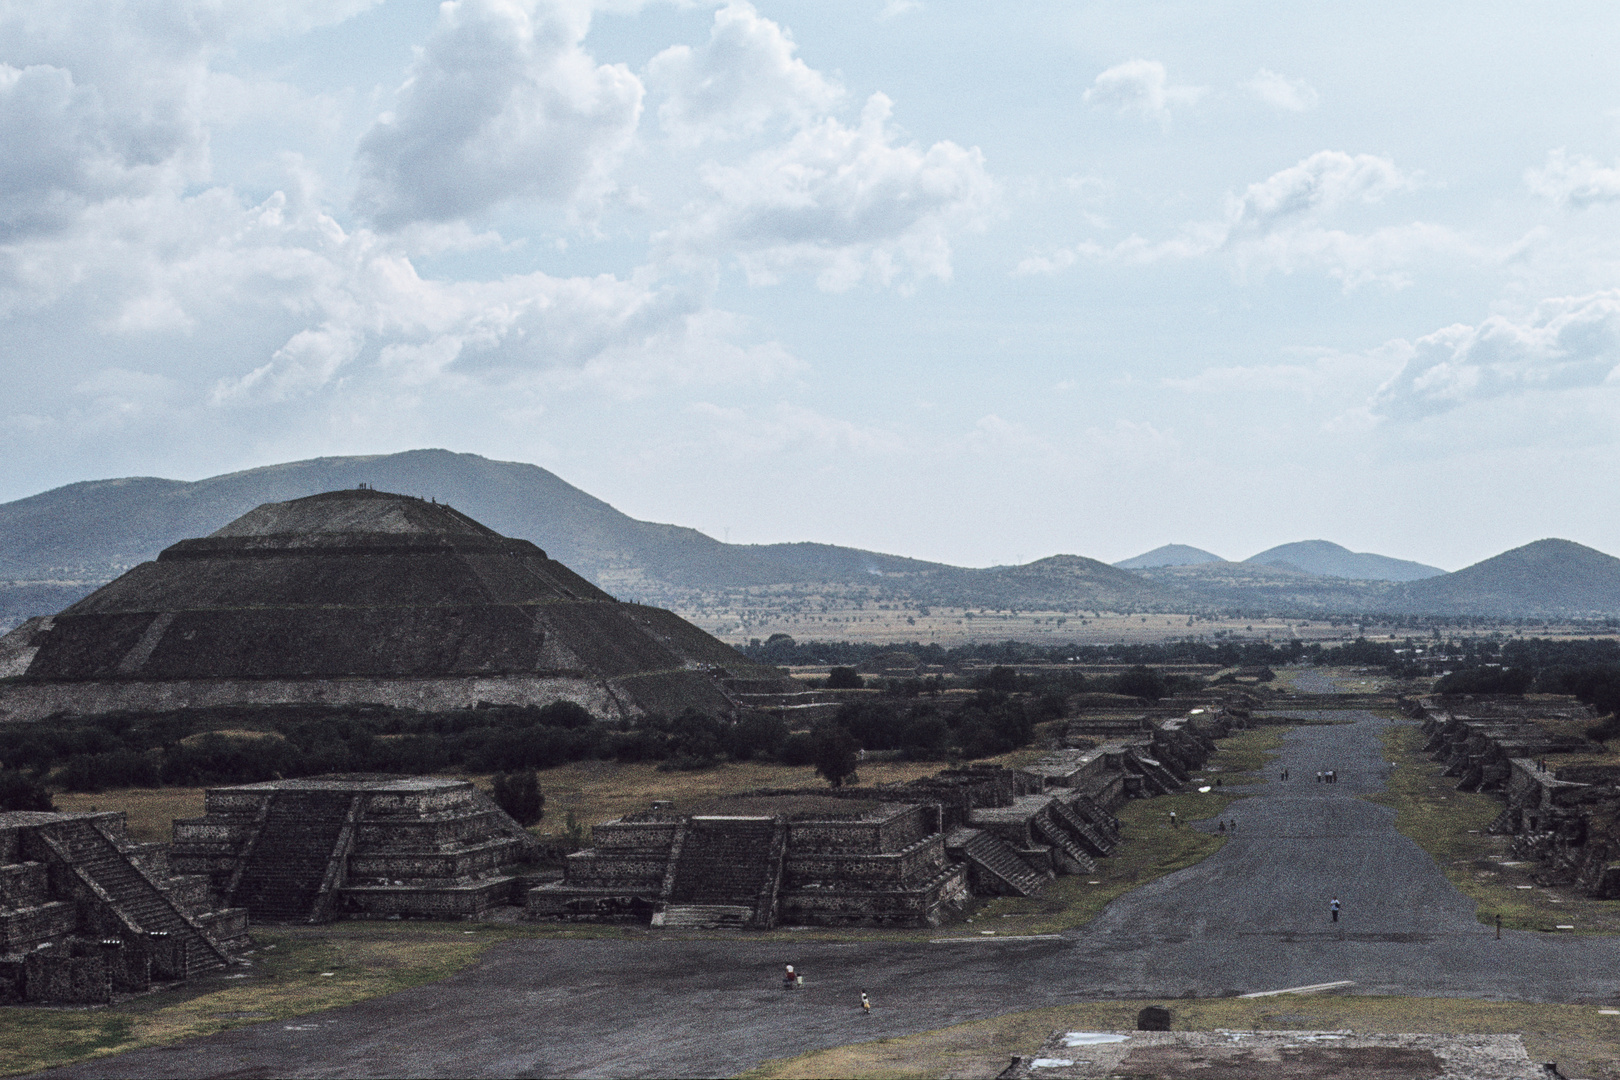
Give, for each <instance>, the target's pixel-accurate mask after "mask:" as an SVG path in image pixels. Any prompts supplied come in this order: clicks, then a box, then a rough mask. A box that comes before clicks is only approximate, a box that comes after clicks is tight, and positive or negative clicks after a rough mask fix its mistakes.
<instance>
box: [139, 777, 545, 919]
mask: <svg viewBox="0 0 1620 1080" xmlns="http://www.w3.org/2000/svg"><path fill="white" fill-rule="evenodd" d="M204 805H205V808H206V810H207V814H206V816H204V817H200V818H192V819H190V820H178V821H176V822H175V823H174V844H173V847H172V849H171V853H170V856H169V857H170V860H171V861H172V863H173V864H174V866H175V867H176V868H178V869H181V870H184V871H185V872H187V873H192V874H202V875H206V876H207V879H208V881H209V882H210V883H211V884H212V886H213V888H214V889H215V890H216V891H217V892H218V893H219V894H220V895H221V896H223V897H225V898H226V899H227V901H228V902H229V903H231V904H236V905H240V906H242V907H245V908H246V909H247V910H248V911H249V912H250V913H251V914H252V916H253V918H254V919H256V920H265V921H281V922H312V923H313V922H327V921H330V920H333V919H338V918H391V917H401V918H434V919H453V918H477V917H479V916H481V915H484V914H485V913H487V912H488V911H489V910H490V909H491V908H494V907H499V906H503V905H506V904H509V903H512V902H514V899H515V898H514V889H515V888H517V887H518V882H519V880H520V879H519V878H517V877H516V871H517V870H518V869H519V868H520V867H521V866H522V865H523V864H525V863H528V862H529V861H531V857H532V854H533V845H534V839H533V837H531V836H530V835H529V834H528V832H526V831H525V830H524V829H523V827H522V826H520V825H519V824H518V823H517V822H516V821H514V820H513V819H512V818H511V816H510V815H508V814H507V813H506V812H505V811H503V810H502V809H501V808H500V807H498V806H496V805H495V803H494V801H493V800H491V799H490V798H489V797H488V796H487V795H485V794H483V793H482V792H480V791H478V790H477V789H476V788H474V787H473V785H472V784H471V783H470V782H468V781H466V780H453V779H444V778H440V777H404V778H398V777H378V776H364V775H358V774H351V775H344V776H338V777H329V778H311V779H305V780H277V781H270V782H267V783H262V784H242V785H239V786H236V787H219V788H210V789H209V791H208V794H207V796H206V802H205V804H204ZM517 899H518V900H519V902H521V900H520V898H517Z"/></svg>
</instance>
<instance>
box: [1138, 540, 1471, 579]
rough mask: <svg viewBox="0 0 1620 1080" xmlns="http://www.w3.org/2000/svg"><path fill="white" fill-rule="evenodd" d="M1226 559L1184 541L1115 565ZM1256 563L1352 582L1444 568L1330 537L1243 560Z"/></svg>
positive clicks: (1419, 575)
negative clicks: (1343, 543)
mask: <svg viewBox="0 0 1620 1080" xmlns="http://www.w3.org/2000/svg"><path fill="white" fill-rule="evenodd" d="M1225 561H1226V560H1225V559H1222V558H1221V557H1220V556H1219V555H1216V554H1214V553H1213V552H1208V551H1205V550H1203V549H1202V548H1195V547H1189V546H1188V545H1186V544H1166V545H1164V546H1163V547H1156V548H1154V549H1153V550H1152V551H1147V552H1143V553H1142V554H1141V555H1137V556H1135V557H1134V558H1130V559H1125V560H1122V561H1120V562H1117V563H1115V564H1114V565H1115V566H1117V567H1119V568H1120V569H1121V570H1157V569H1160V568H1163V567H1166V566H1207V565H1208V564H1210V563H1224V562H1225ZM1243 561H1244V562H1246V563H1252V564H1254V565H1256V566H1275V567H1278V568H1279V569H1283V570H1302V571H1304V572H1305V573H1307V574H1317V575H1320V576H1321V577H1336V578H1349V579H1351V580H1354V581H1420V580H1422V579H1423V578H1430V577H1437V576H1439V575H1440V574H1444V573H1445V571H1444V570H1442V569H1440V568H1439V567H1438V566H1425V565H1424V564H1422V563H1419V562H1411V561H1410V560H1407V559H1392V558H1390V557H1389V556H1388V555H1374V554H1372V553H1371V552H1365V551H1351V550H1350V549H1349V548H1346V547H1341V546H1340V545H1338V544H1335V543H1333V542H1332V541H1329V540H1301V541H1299V542H1298V543H1293V544H1279V545H1278V546H1276V547H1274V548H1267V549H1266V550H1265V551H1262V552H1261V553H1260V554H1258V555H1250V556H1249V557H1248V558H1247V559H1244V560H1243Z"/></svg>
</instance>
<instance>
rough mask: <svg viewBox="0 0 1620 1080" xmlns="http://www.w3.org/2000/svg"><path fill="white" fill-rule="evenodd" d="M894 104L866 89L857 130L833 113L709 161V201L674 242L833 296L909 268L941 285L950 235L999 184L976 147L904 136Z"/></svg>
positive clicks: (973, 218) (979, 211)
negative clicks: (804, 276) (788, 134)
mask: <svg viewBox="0 0 1620 1080" xmlns="http://www.w3.org/2000/svg"><path fill="white" fill-rule="evenodd" d="M890 109H891V103H890V101H889V99H888V98H887V97H885V96H884V95H882V94H873V95H872V97H871V98H870V99H869V100H868V101H867V103H866V107H865V109H864V110H862V113H861V122H860V124H859V125H858V126H855V127H846V126H845V125H844V124H842V123H841V122H839V121H838V120H837V119H836V118H832V117H829V118H826V119H824V120H821V121H820V122H818V123H815V124H813V125H811V126H809V127H807V128H805V129H804V130H802V131H800V132H799V133H797V134H796V135H794V136H793V138H792V139H790V140H788V141H787V142H786V143H783V144H781V145H779V146H775V147H771V148H769V149H766V150H763V151H760V152H759V153H757V154H754V155H752V156H750V157H749V158H747V159H746V160H745V161H743V162H742V163H741V164H738V165H720V164H716V163H711V164H709V165H708V166H706V167H705V168H704V169H703V172H702V177H703V181H704V183H705V184H706V185H707V187H708V188H709V190H710V196H711V197H710V200H709V202H708V204H707V205H706V206H704V207H702V208H700V209H698V210H697V212H696V214H695V217H694V219H693V220H692V221H691V222H690V223H688V224H687V225H685V226H683V227H681V228H680V229H678V230H677V231H676V232H675V233H673V234H672V235H671V237H670V239H671V240H673V241H674V242H676V243H677V244H678V245H679V246H680V247H681V248H682V249H683V250H686V251H692V252H700V253H706V254H708V255H710V256H711V257H716V258H724V257H726V256H728V255H729V256H732V257H735V258H736V259H737V260H738V261H739V262H740V263H741V265H742V266H743V269H744V270H745V271H746V272H747V274H748V277H749V280H750V281H752V282H754V283H756V284H768V283H772V282H775V281H776V280H778V279H779V278H780V277H781V276H782V275H783V274H786V273H788V272H791V271H794V270H800V269H804V270H809V271H810V272H812V273H815V274H816V280H817V284H818V285H819V286H820V287H821V288H823V289H826V290H829V291H835V292H836V291H842V290H845V289H849V288H852V287H854V286H855V285H857V284H859V283H860V282H861V281H863V280H873V281H876V282H879V283H882V284H889V283H891V282H893V281H894V280H895V279H896V278H898V277H900V276H901V275H902V274H904V273H906V272H909V273H910V274H911V275H914V276H916V277H935V278H939V279H942V280H948V279H949V278H950V276H951V244H950V239H951V236H952V234H953V233H954V232H955V231H956V230H958V229H963V228H974V227H978V226H980V225H982V224H983V222H984V220H985V217H986V214H987V212H988V210H989V208H990V206H991V203H992V201H993V198H994V190H995V188H994V183H993V182H992V180H991V179H990V176H989V174H988V173H987V172H986V171H985V168H984V158H983V155H982V154H980V153H979V151H978V150H977V149H972V150H967V149H963V148H962V147H960V146H958V145H957V144H956V143H953V142H937V143H935V144H934V145H933V146H930V147H928V148H927V149H926V150H925V149H923V148H921V147H919V146H917V145H916V144H906V143H901V142H899V141H898V138H897V134H896V132H895V131H894V130H893V129H892V128H891V127H890V126H889V114H890Z"/></svg>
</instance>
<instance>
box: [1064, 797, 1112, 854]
mask: <svg viewBox="0 0 1620 1080" xmlns="http://www.w3.org/2000/svg"><path fill="white" fill-rule="evenodd" d="M1065 804H1066V805H1067V806H1068V808H1069V809H1070V810H1072V811H1074V812H1075V813H1076V814H1078V815H1079V816H1081V817H1083V818H1085V819H1086V821H1087V822H1088V823H1090V825H1091V826H1092V827H1093V828H1095V829H1096V830H1097V831H1098V832H1100V833H1102V834H1103V836H1105V837H1106V838H1107V839H1108V840H1109V842H1110V843H1112V844H1114V845H1115V846H1118V844H1119V841H1120V833H1119V818H1117V817H1115V816H1114V815H1113V814H1110V813H1109V812H1108V811H1107V810H1104V809H1103V806H1102V804H1101V803H1099V802H1098V801H1097V800H1096V799H1093V798H1092V797H1091V796H1090V795H1071V796H1069V797H1068V798H1067V799H1066V800H1065Z"/></svg>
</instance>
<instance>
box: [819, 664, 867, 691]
mask: <svg viewBox="0 0 1620 1080" xmlns="http://www.w3.org/2000/svg"><path fill="white" fill-rule="evenodd" d="M865 685H866V684H865V683H863V682H862V681H861V677H860V675H858V674H856V672H855V669H854V668H852V667H835V668H833V669H832V670H831V671H829V672H827V689H829V690H859V689H860V688H861V687H863V686H865Z"/></svg>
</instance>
